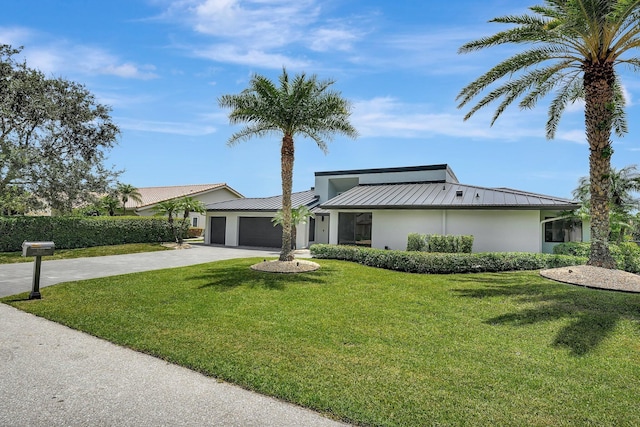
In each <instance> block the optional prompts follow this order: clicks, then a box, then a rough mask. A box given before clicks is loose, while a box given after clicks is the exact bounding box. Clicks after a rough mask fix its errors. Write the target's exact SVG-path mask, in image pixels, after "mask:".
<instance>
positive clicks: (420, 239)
mask: <svg viewBox="0 0 640 427" xmlns="http://www.w3.org/2000/svg"><path fill="white" fill-rule="evenodd" d="M472 248H473V236H458V235H451V234H447V235H441V234H418V233H411V234H409V235H408V236H407V251H424V252H441V253H471V249H472Z"/></svg>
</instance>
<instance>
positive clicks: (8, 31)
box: [0, 27, 34, 47]
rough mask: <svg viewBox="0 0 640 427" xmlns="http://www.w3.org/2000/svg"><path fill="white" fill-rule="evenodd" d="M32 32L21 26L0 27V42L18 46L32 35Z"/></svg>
mask: <svg viewBox="0 0 640 427" xmlns="http://www.w3.org/2000/svg"><path fill="white" fill-rule="evenodd" d="M33 35H34V34H33V32H32V31H31V30H29V29H28V28H23V27H0V43H2V44H9V45H11V46H13V47H18V46H20V45H23V44H25V43H26V42H27V41H29V40H30V39H31V37H32V36H33Z"/></svg>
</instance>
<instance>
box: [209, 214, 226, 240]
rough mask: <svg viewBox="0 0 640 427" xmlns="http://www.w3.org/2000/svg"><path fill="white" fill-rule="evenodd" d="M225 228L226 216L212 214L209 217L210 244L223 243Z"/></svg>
mask: <svg viewBox="0 0 640 427" xmlns="http://www.w3.org/2000/svg"><path fill="white" fill-rule="evenodd" d="M226 229H227V217H224V216H212V217H211V233H210V234H209V238H210V241H209V243H211V244H212V245H224V244H225V242H226V241H225V234H226Z"/></svg>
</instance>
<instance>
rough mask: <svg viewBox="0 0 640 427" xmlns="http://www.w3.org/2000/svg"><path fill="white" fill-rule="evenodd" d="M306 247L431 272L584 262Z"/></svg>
mask: <svg viewBox="0 0 640 427" xmlns="http://www.w3.org/2000/svg"><path fill="white" fill-rule="evenodd" d="M310 250H311V255H313V256H314V258H326V259H338V260H345V261H353V262H357V263H359V264H363V265H367V266H370V267H379V268H385V269H388V270H397V271H404V272H408V273H431V274H449V273H479V272H498V271H514V270H540V269H546V268H556V267H566V266H570V265H579V264H585V263H586V261H587V258H585V257H578V256H570V255H557V254H539V253H527V252H483V253H431V252H410V251H395V250H384V249H373V248H362V247H357V246H344V245H326V244H316V245H312V246H311V248H310Z"/></svg>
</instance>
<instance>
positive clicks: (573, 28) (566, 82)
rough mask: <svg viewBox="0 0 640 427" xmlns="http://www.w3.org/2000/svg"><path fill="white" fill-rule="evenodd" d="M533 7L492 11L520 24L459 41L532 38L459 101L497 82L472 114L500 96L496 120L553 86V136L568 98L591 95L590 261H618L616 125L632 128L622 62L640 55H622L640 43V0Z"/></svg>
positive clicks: (472, 47)
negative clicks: (612, 225) (612, 189)
mask: <svg viewBox="0 0 640 427" xmlns="http://www.w3.org/2000/svg"><path fill="white" fill-rule="evenodd" d="M529 10H531V12H533V14H524V15H520V16H504V17H500V18H495V19H493V20H492V21H491V22H497V23H501V24H512V25H514V27H513V28H510V29H507V30H505V31H501V32H498V33H497V34H494V35H492V36H488V37H483V38H481V39H479V40H476V41H472V42H469V43H467V44H465V45H463V46H462V47H461V48H460V50H459V51H460V53H466V52H472V51H476V50H480V49H483V48H487V47H492V46H497V45H504V44H507V45H508V44H523V45H530V47H529V48H527V49H525V50H524V51H523V52H521V53H518V54H516V55H514V56H512V57H510V58H508V59H506V60H504V61H503V62H501V63H499V64H498V65H496V66H495V67H493V68H492V69H491V70H489V71H488V72H486V73H485V74H484V75H482V76H480V77H479V78H478V79H476V80H475V81H473V82H472V83H470V84H469V85H468V86H466V87H465V88H463V89H462V91H461V92H460V94H459V95H458V100H459V101H460V103H459V105H458V107H459V108H461V107H463V106H465V105H467V104H468V103H469V102H471V100H472V99H474V98H476V97H477V96H478V95H479V94H480V93H481V92H483V91H485V90H486V89H487V88H488V87H490V86H491V85H493V84H495V85H497V86H496V87H494V88H493V89H492V90H490V91H489V93H487V94H486V95H484V96H483V97H482V98H481V99H480V100H479V101H478V102H477V104H475V105H474V106H473V107H472V108H471V110H470V111H469V112H468V113H467V115H466V116H465V120H467V119H468V118H469V117H471V116H472V115H473V114H474V113H476V112H477V111H478V110H480V109H482V108H483V107H485V106H486V105H488V104H490V103H493V102H495V101H499V105H498V106H497V107H496V110H495V113H494V115H493V120H492V122H491V124H493V123H494V122H495V121H496V120H497V118H498V117H499V116H500V115H501V114H502V113H503V111H504V110H505V108H506V107H508V106H509V105H510V104H512V103H514V102H515V101H516V100H517V99H520V101H519V103H518V105H519V107H520V108H521V109H529V108H532V107H534V106H535V105H536V103H537V102H538V101H539V100H540V99H542V98H544V97H545V96H546V95H548V94H550V93H553V99H552V101H551V103H550V106H549V111H548V120H547V124H546V133H547V138H548V139H552V138H553V137H554V136H555V132H556V129H557V126H558V122H559V120H560V117H561V116H562V113H563V112H564V110H565V108H566V107H567V105H569V104H570V103H573V102H575V101H577V100H581V99H584V101H585V127H586V137H587V142H588V143H589V150H590V156H589V177H590V193H591V240H592V242H591V253H590V256H589V261H588V264H590V265H594V266H600V267H606V268H613V267H614V265H615V263H614V261H613V259H612V258H611V254H610V253H609V247H608V236H609V204H608V196H609V179H608V177H609V170H610V167H611V155H612V154H613V149H612V147H611V131H612V130H614V131H615V133H616V134H617V135H618V136H622V135H623V134H624V133H626V131H627V127H626V122H625V115H624V99H623V97H622V90H621V86H620V82H619V81H618V76H617V74H616V71H615V70H616V66H619V65H620V64H624V63H626V64H629V65H630V66H631V67H632V68H635V69H637V68H638V67H640V59H639V58H637V57H625V56H623V55H625V54H628V53H629V51H631V50H633V49H634V48H637V47H639V46H640V37H639V35H640V24H639V21H640V0H545V1H544V4H543V5H540V6H532V7H530V8H529ZM503 78H506V80H504V79H503Z"/></svg>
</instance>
